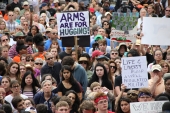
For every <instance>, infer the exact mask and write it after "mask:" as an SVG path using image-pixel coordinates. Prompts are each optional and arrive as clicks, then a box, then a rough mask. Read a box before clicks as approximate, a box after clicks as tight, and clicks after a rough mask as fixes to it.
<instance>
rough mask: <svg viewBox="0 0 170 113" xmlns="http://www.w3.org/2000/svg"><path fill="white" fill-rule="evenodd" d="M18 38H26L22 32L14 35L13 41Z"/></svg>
mask: <svg viewBox="0 0 170 113" xmlns="http://www.w3.org/2000/svg"><path fill="white" fill-rule="evenodd" d="M18 37H26V36H25V35H24V34H23V32H21V31H19V32H17V33H15V34H14V38H13V40H14V41H16V38H18Z"/></svg>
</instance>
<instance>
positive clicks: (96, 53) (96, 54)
mask: <svg viewBox="0 0 170 113" xmlns="http://www.w3.org/2000/svg"><path fill="white" fill-rule="evenodd" d="M103 54H104V53H103V52H101V51H99V50H95V51H93V53H92V58H95V57H97V56H100V55H103Z"/></svg>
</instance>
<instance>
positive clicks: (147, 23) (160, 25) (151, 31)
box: [141, 17, 170, 45]
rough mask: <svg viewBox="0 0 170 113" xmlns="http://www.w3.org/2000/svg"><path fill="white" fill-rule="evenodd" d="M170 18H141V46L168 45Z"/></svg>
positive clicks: (169, 42) (169, 40) (169, 41)
mask: <svg viewBox="0 0 170 113" xmlns="http://www.w3.org/2000/svg"><path fill="white" fill-rule="evenodd" d="M169 30H170V18H152V17H144V18H143V29H142V33H143V34H144V36H143V37H142V40H141V43H142V44H150V45H170V32H169Z"/></svg>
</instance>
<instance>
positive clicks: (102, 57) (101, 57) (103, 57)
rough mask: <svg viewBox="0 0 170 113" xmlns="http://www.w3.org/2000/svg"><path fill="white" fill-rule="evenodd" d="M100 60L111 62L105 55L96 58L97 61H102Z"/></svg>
mask: <svg viewBox="0 0 170 113" xmlns="http://www.w3.org/2000/svg"><path fill="white" fill-rule="evenodd" d="M100 59H105V60H106V61H108V60H109V58H108V57H106V56H105V55H100V56H98V57H97V58H96V60H100Z"/></svg>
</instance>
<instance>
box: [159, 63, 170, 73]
mask: <svg viewBox="0 0 170 113" xmlns="http://www.w3.org/2000/svg"><path fill="white" fill-rule="evenodd" d="M165 64H166V65H167V66H168V73H169V72H170V66H169V64H168V63H167V62H165V61H164V60H161V61H160V62H159V65H160V66H161V67H163V66H164V65H165Z"/></svg>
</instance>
